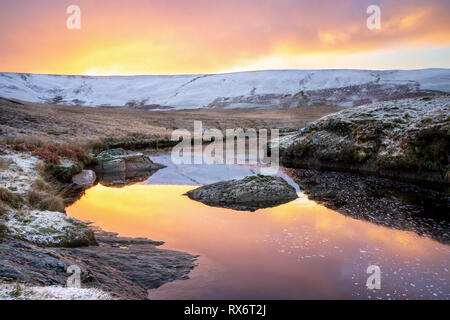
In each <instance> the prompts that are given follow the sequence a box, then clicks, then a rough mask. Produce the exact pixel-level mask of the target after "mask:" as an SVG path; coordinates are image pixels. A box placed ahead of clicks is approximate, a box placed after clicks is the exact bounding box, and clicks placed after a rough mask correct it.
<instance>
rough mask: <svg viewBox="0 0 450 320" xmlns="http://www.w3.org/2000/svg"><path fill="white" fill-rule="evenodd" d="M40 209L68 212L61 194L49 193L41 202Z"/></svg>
mask: <svg viewBox="0 0 450 320" xmlns="http://www.w3.org/2000/svg"><path fill="white" fill-rule="evenodd" d="M38 209H39V210H48V211H59V212H63V213H64V212H66V210H65V206H64V200H63V199H62V198H61V197H59V196H52V195H48V196H47V197H45V198H44V199H42V200H41V202H40V203H39V207H38Z"/></svg>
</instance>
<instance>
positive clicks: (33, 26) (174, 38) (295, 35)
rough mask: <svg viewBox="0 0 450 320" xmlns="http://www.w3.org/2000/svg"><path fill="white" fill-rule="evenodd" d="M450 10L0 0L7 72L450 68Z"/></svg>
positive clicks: (273, 1)
mask: <svg viewBox="0 0 450 320" xmlns="http://www.w3.org/2000/svg"><path fill="white" fill-rule="evenodd" d="M70 5H77V6H78V7H79V8H80V12H81V15H80V29H69V28H67V20H68V18H69V17H70V16H71V14H68V13H67V8H68V7H69V6H70ZM370 5H378V6H379V8H380V10H381V28H380V29H375V30H370V29H369V28H368V27H367V24H366V21H367V19H368V18H369V16H370V14H368V13H367V8H368V6H370ZM449 16H450V1H449V0H428V1H424V0H421V1H419V0H339V1H336V0H314V1H311V0H226V1H223V0H126V1H125V0H114V1H112V0H70V1H69V0H32V1H30V0H0V72H25V73H51V74H87V75H135V74H185V73H219V72H234V71H248V70H267V69H349V68H350V69H373V70H386V69H419V68H432V67H436V68H439V67H442V68H450V19H449Z"/></svg>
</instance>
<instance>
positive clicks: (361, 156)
mask: <svg viewBox="0 0 450 320" xmlns="http://www.w3.org/2000/svg"><path fill="white" fill-rule="evenodd" d="M371 156H372V153H371V152H370V151H367V152H366V151H364V150H357V149H356V150H353V160H354V161H355V162H359V163H362V162H365V161H367V160H368V159H369V158H370V157H371Z"/></svg>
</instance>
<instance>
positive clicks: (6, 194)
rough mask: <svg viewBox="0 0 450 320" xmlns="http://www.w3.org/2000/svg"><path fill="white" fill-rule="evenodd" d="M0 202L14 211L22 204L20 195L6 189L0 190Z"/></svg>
mask: <svg viewBox="0 0 450 320" xmlns="http://www.w3.org/2000/svg"><path fill="white" fill-rule="evenodd" d="M0 200H2V201H3V202H5V203H6V204H8V205H9V206H10V207H12V208H14V209H19V208H20V206H21V204H22V198H21V197H20V195H18V194H17V193H13V192H11V191H9V190H8V189H6V188H0Z"/></svg>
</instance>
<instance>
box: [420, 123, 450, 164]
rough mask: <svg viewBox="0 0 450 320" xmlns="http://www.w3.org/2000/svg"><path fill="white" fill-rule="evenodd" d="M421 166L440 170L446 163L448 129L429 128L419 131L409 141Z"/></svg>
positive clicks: (449, 142) (448, 140)
mask: <svg viewBox="0 0 450 320" xmlns="http://www.w3.org/2000/svg"><path fill="white" fill-rule="evenodd" d="M411 146H412V150H414V153H415V156H416V157H417V158H418V160H419V163H420V164H421V166H422V167H423V168H425V169H428V170H432V169H433V170H442V169H444V168H445V167H446V166H447V165H448V157H449V150H450V134H449V131H448V130H444V129H439V128H431V129H427V130H423V131H421V132H419V134H418V135H417V137H416V139H415V141H413V142H412V143H411Z"/></svg>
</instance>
